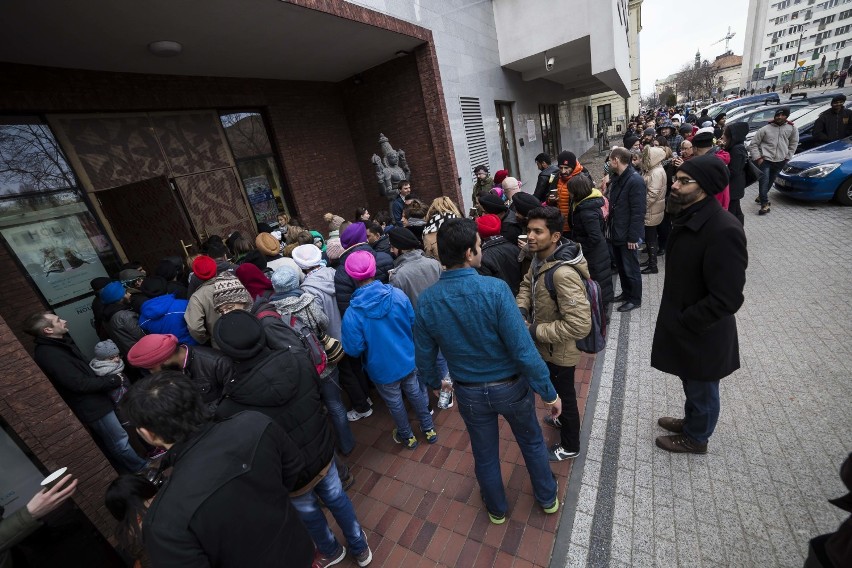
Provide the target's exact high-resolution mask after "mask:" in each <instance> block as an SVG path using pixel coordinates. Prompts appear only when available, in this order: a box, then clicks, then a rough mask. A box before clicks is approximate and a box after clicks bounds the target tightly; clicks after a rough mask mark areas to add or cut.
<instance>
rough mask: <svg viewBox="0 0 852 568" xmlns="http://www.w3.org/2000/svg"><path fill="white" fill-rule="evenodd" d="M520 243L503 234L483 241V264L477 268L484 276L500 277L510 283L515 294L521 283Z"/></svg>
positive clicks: (514, 294)
mask: <svg viewBox="0 0 852 568" xmlns="http://www.w3.org/2000/svg"><path fill="white" fill-rule="evenodd" d="M519 251H520V249H519V248H518V245H515V244H512V243H510V242H509V241H508V240H506V238H505V237H504V236H503V235H496V236H493V237H488V238H487V239H484V240H483V241H482V264H481V265H480V266H479V268H477V269H476V271H477V272H479V273H480V274H482V275H483V276H493V277H494V278H499V279H500V280H502V281H503V282H505V283H506V284H508V285H509V289H510V290H511V291H512V295H513V296H517V295H518V288H519V287H520V285H521V263H520V262H518V253H519Z"/></svg>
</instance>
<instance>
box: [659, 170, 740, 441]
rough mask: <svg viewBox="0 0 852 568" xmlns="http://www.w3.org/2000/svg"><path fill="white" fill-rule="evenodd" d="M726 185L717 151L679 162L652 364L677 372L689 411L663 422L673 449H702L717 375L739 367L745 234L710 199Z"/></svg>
mask: <svg viewBox="0 0 852 568" xmlns="http://www.w3.org/2000/svg"><path fill="white" fill-rule="evenodd" d="M727 185H728V169H727V168H726V167H725V164H724V163H723V162H722V161H721V160H719V159H718V158H716V157H715V156H712V155H705V156H698V157H695V158H693V159H691V160H689V161H687V162H684V163H683V164H681V166H680V167H679V168H678V171H677V173H676V174H675V182H674V183H673V184H672V192H671V195H670V196H669V211H670V212H671V213H672V214H673V215H674V216H673V218H672V233H671V235H670V237H669V242H668V244H667V248H668V250H667V254H666V277H665V282H664V285H663V295H662V299H661V300H660V313H659V315H658V316H657V327H656V329H655V331H654V342H653V347H652V349H651V365H652V366H653V367H654V368H655V369H659V370H660V371H663V372H665V373H671V374H673V375H677V376H678V377H680V380H681V381H682V382H683V391H684V393H685V394H686V403H685V404H684V417H683V418H671V417H664V418H660V419H659V420H658V424H659V425H660V426H661V427H663V428H665V429H666V430H669V431H670V432H674V435H671V436H660V437H658V438H657V441H656V442H657V446H659V447H660V448H662V449H664V450H667V451H670V452H687V453H695V454H703V453H706V452H707V441H708V440H709V439H710V436H711V435H712V434H713V431H714V429H715V428H716V422H717V420H718V419H719V409H720V403H719V380H720V379H722V378H723V377H726V376H728V375H730V374H731V373H733V372H734V371H736V370H737V369H739V367H740V354H739V342H738V340H737V322H736V319H735V317H734V314H736V313H737V310H739V309H740V306H742V304H743V299H744V298H743V288H744V287H745V274H746V267H747V265H748V252H747V250H746V237H745V232H744V231H743V226H742V225H741V224H740V222H739V221H737V219H736V217H734V216H733V215H731V214H730V213H728V212H727V211H725V210H724V209H722V206H721V205H719V202H718V201H717V200H716V199H715V198H714V197H713V196H714V195H715V194H717V193H719V192H721V191H722V190H724V189H725V186H727Z"/></svg>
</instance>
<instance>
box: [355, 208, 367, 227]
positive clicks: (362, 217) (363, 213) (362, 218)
mask: <svg viewBox="0 0 852 568" xmlns="http://www.w3.org/2000/svg"><path fill="white" fill-rule="evenodd" d="M369 220H370V212H369V211H368V210H367V208H366V207H358V208H356V209H355V222H356V223H364V224H365V225H366V224H367V223H368V222H369Z"/></svg>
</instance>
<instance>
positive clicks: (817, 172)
mask: <svg viewBox="0 0 852 568" xmlns="http://www.w3.org/2000/svg"><path fill="white" fill-rule="evenodd" d="M839 167H840V164H822V165H819V166H814V167H812V168H808V169H806V170H805V171H803V172H802V173H800V174H799V175H800V176H801V177H806V178H824V177H825V176H827V175H828V174H830V173H831V172H833V171H834V170H836V169H837V168H839Z"/></svg>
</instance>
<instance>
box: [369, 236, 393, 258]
mask: <svg viewBox="0 0 852 568" xmlns="http://www.w3.org/2000/svg"><path fill="white" fill-rule="evenodd" d="M370 246H371V247H373V250H374V251H376V252H383V253H387V254H390V239H389V238H388V236H387V235H382V236H381V237H379V240H377V241H376V242H374V243H373V244H372V245H370Z"/></svg>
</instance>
